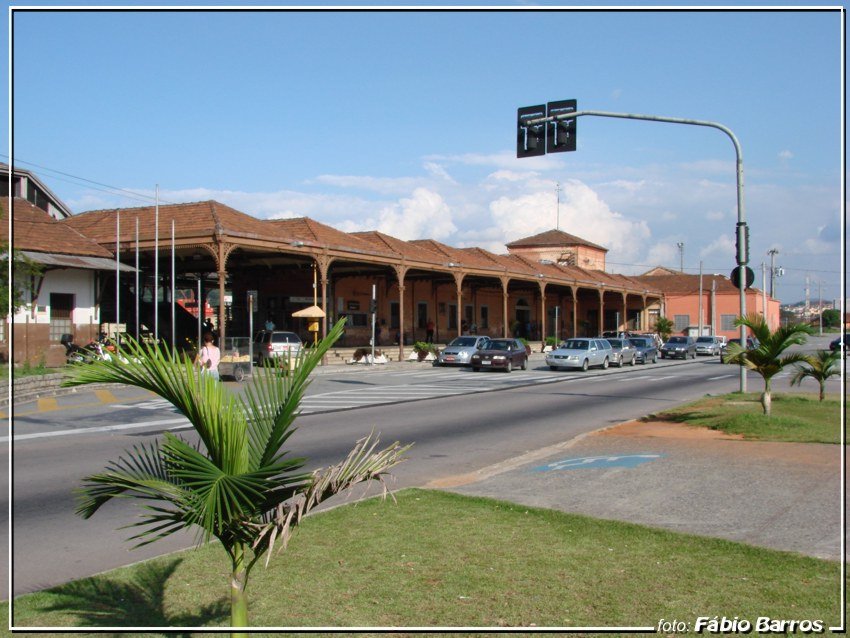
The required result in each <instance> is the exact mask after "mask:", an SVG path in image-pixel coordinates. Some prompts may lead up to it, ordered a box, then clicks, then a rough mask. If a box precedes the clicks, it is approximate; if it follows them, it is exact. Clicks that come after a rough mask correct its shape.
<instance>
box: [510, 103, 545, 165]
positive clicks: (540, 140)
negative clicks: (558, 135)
mask: <svg viewBox="0 0 850 638" xmlns="http://www.w3.org/2000/svg"><path fill="white" fill-rule="evenodd" d="M543 117H546V105H545V104H540V105H538V106H523V107H520V108H518V109H517V128H516V131H517V134H516V156H517V157H535V156H537V155H544V154H545V153H546V124H545V123H540V124H534V125H532V126H529V125H528V124H527V122H528V121H529V120H534V119H537V118H543Z"/></svg>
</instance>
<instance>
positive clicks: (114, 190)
mask: <svg viewBox="0 0 850 638" xmlns="http://www.w3.org/2000/svg"><path fill="white" fill-rule="evenodd" d="M0 157H5V158H6V159H9V156H8V155H6V154H5V153H0ZM15 163H16V164H18V163H20V164H26V165H27V166H34V167H36V168H39V169H41V170H43V171H48V172H49V173H55V174H56V175H64V176H65V177H70V178H71V179H74V180H78V181H80V182H86V183H87V184H94V185H95V186H102V187H103V188H96V187H94V186H90V187H89V188H92V190H96V191H100V192H102V193H109V194H111V195H122V196H124V197H126V198H128V199H134V200H136V201H143V202H155V201H156V197H153V196H151V195H145V194H144V193H137V192H135V191H131V190H128V189H126V188H119V187H118V186H111V185H110V184H104V183H102V182H97V181H95V180H92V179H88V178H85V177H80V176H79V175H72V174H71V173H65V172H63V171H60V170H57V169H55V168H50V167H49V166H43V165H41V164H36V163H35V162H28V161H26V160H22V159H18V158H17V157H16V158H15ZM51 177H53V179H56V180H58V181H60V182H66V183H69V184H74V183H75V182H72V181H70V180H67V179H62V178H60V177H56V176H55V175H52V176H51ZM78 185H79V184H78ZM106 189H109V190H106ZM159 202H160V203H161V204H173V203H174V202H169V201H166V200H163V199H160V200H159Z"/></svg>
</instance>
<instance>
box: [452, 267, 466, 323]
mask: <svg viewBox="0 0 850 638" xmlns="http://www.w3.org/2000/svg"><path fill="white" fill-rule="evenodd" d="M452 274H453V275H454V277H455V288H456V290H457V334H458V336H460V334H461V332H462V331H461V325H462V324H463V289H462V286H463V278H464V273H462V272H455V273H452Z"/></svg>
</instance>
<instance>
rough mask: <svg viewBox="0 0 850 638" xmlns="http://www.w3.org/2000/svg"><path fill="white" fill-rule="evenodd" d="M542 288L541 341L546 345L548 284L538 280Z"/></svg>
mask: <svg viewBox="0 0 850 638" xmlns="http://www.w3.org/2000/svg"><path fill="white" fill-rule="evenodd" d="M537 285H538V286H540V341H541V343H543V344H544V345H545V344H546V282H545V281H541V280H539V279H538V281H537Z"/></svg>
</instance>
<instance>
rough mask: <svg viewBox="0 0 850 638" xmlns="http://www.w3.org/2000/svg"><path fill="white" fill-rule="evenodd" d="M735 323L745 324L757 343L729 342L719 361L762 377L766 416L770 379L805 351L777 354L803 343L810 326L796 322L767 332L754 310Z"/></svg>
mask: <svg viewBox="0 0 850 638" xmlns="http://www.w3.org/2000/svg"><path fill="white" fill-rule="evenodd" d="M735 325H737V326H746V327H747V328H749V329H750V330H751V331H752V333H753V336H755V337H756V339H758V341H759V345H758V347H757V348H751V349H747V348H746V344H744V345H741V344H739V343H734V342H730V343H729V345H728V346H727V347H726V354H725V355H724V357H723V362H724V363H737V364H738V365H742V366H745V367H747V368H749V369H750V370H754V371H755V372H758V373H759V374H760V375H761V377H762V379H764V392H763V393H762V395H761V405H762V409H763V410H764V414H765V415H766V416H770V403H771V394H770V381H771V379H772V378H773V377H774V376H775V375H776V374H777V373H778V372H780V371H781V370H782V368H784V367H785V366H787V365H791V364H792V363H798V362H801V361H805V360H806V355H804V354H803V353H801V352H793V353H791V354H787V355H785V356H784V357H783V356H781V355H782V353H783V352H785V350H787V349H788V348H790V347H791V346H794V345H800V344H803V343H805V342H806V335H810V334H812V329H811V328H810V327H809V326H807V325H805V324H800V323H797V324H791V325H788V326H783V327H780V328H777V329H776V330H775V331H774V332H771V331H770V327H769V326H768V325H767V322H766V321H765V320H764V317H762V316H761V315H756V314H749V315H747V316H746V317H738V319H737V320H736V321H735Z"/></svg>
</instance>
